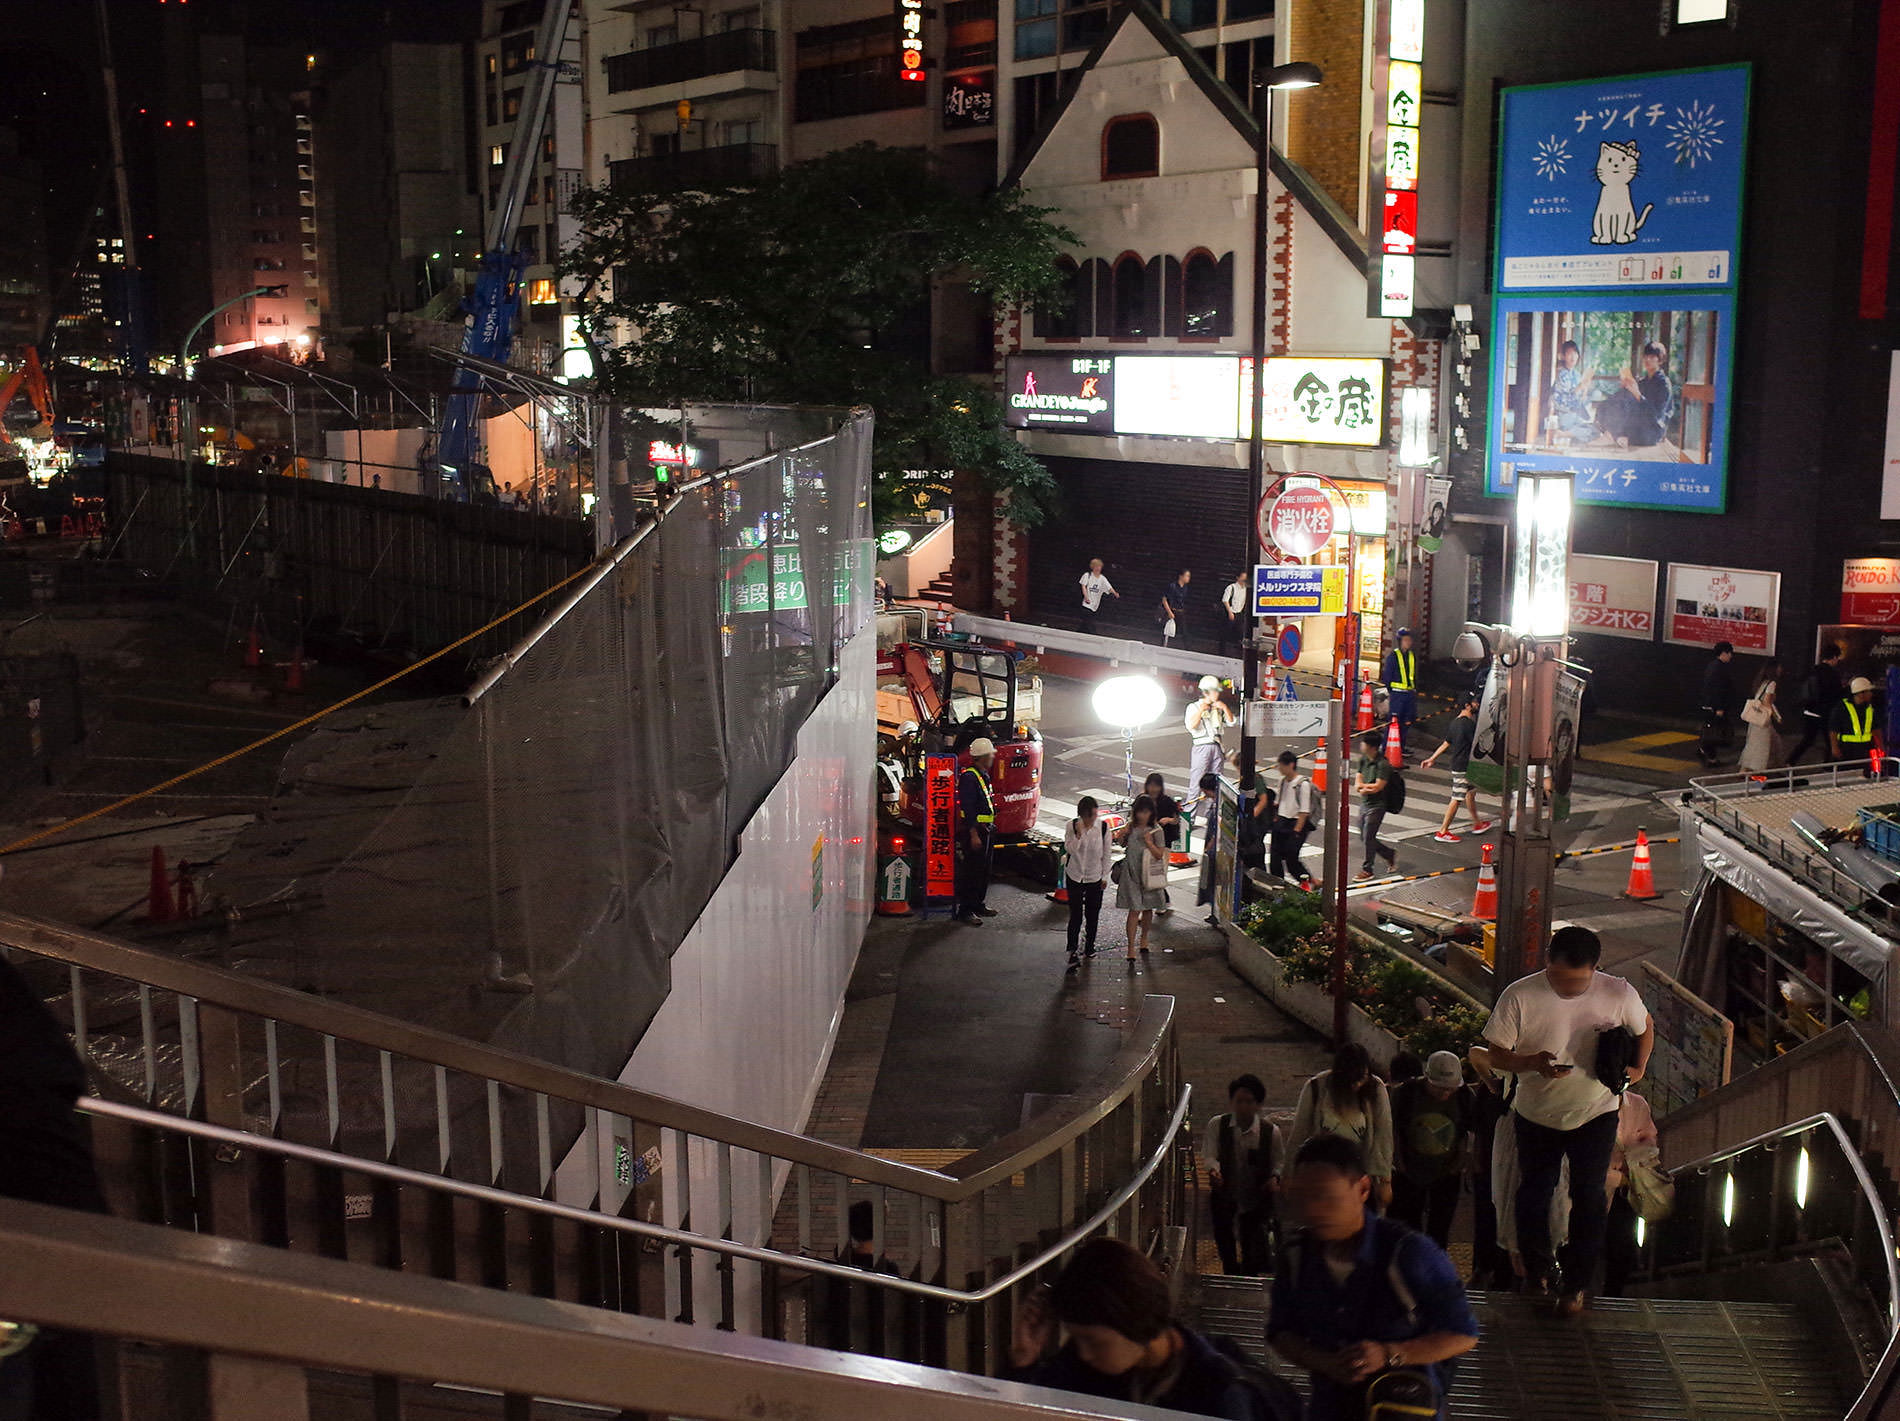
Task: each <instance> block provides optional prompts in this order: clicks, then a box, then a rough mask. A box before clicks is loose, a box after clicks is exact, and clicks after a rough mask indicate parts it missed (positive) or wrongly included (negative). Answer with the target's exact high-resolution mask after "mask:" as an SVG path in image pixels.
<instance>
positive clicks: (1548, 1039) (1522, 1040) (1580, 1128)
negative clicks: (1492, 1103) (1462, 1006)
mask: <svg viewBox="0 0 1900 1421" xmlns="http://www.w3.org/2000/svg"><path fill="white" fill-rule="evenodd" d="M1602 956H1603V944H1602V943H1601V942H1599V941H1598V940H1597V935H1596V934H1595V933H1593V932H1591V931H1590V930H1589V929H1588V928H1585V927H1579V926H1577V925H1575V924H1570V925H1567V926H1565V927H1561V928H1559V929H1557V931H1556V932H1554V933H1552V934H1551V937H1550V947H1549V949H1548V950H1547V951H1546V953H1545V961H1546V964H1547V965H1546V966H1545V968H1544V970H1543V971H1542V972H1536V973H1533V974H1532V975H1531V976H1529V977H1524V978H1520V979H1519V980H1518V981H1515V982H1513V983H1511V985H1510V986H1508V987H1506V988H1505V989H1504V990H1503V991H1502V992H1500V993H1499V994H1498V1000H1497V1005H1496V1006H1495V1007H1493V1008H1492V1009H1491V1019H1490V1021H1488V1022H1486V1023H1485V1027H1484V1040H1485V1044H1486V1045H1487V1046H1489V1047H1490V1049H1491V1056H1492V1059H1493V1061H1494V1062H1495V1064H1496V1065H1497V1066H1498V1068H1499V1069H1501V1070H1505V1071H1510V1072H1512V1073H1513V1074H1515V1075H1516V1076H1517V1078H1518V1085H1517V1095H1516V1098H1515V1099H1514V1100H1513V1101H1512V1103H1511V1114H1512V1120H1511V1125H1512V1128H1513V1129H1514V1130H1515V1131H1516V1136H1517V1156H1518V1162H1519V1165H1520V1174H1519V1178H1520V1180H1521V1182H1520V1183H1519V1185H1518V1189H1517V1199H1516V1201H1515V1207H1516V1210H1517V1214H1516V1217H1517V1239H1518V1247H1519V1249H1520V1251H1521V1252H1522V1253H1523V1255H1524V1271H1525V1274H1526V1276H1527V1280H1528V1281H1529V1283H1530V1285H1531V1287H1532V1288H1533V1289H1536V1288H1540V1287H1541V1288H1547V1287H1549V1285H1550V1282H1551V1270H1552V1266H1553V1264H1554V1262H1555V1259H1554V1258H1553V1257H1552V1254H1551V1246H1550V1200H1551V1196H1552V1195H1553V1194H1554V1193H1555V1192H1556V1189H1557V1180H1558V1176H1559V1173H1560V1171H1561V1170H1562V1168H1563V1163H1564V1161H1565V1160H1566V1159H1568V1160H1569V1161H1570V1244H1569V1247H1568V1249H1567V1250H1566V1257H1565V1259H1564V1295H1563V1298H1562V1299H1561V1301H1560V1302H1559V1303H1558V1311H1559V1313H1560V1314H1561V1315H1563V1316H1565V1317H1575V1316H1576V1315H1577V1314H1578V1313H1580V1312H1582V1311H1583V1309H1584V1306H1585V1304H1586V1302H1587V1298H1586V1290H1587V1289H1588V1288H1589V1287H1590V1286H1591V1284H1592V1282H1593V1281H1594V1276H1595V1273H1596V1267H1597V1260H1598V1258H1599V1257H1600V1256H1601V1255H1602V1252H1603V1233H1604V1225H1605V1223H1606V1221H1607V1219H1608V1214H1609V1206H1608V1201H1607V1198H1606V1196H1605V1193H1604V1181H1605V1177H1606V1176H1607V1175H1608V1173H1609V1168H1610V1154H1611V1151H1612V1150H1613V1149H1614V1148H1615V1146H1616V1121H1617V1111H1618V1105H1619V1101H1618V1098H1617V1096H1616V1094H1615V1092H1613V1091H1612V1090H1611V1089H1610V1088H1609V1087H1608V1086H1606V1085H1604V1084H1603V1082H1602V1081H1600V1080H1598V1079H1597V1075H1596V1063H1597V1033H1598V1032H1601V1031H1607V1030H1609V1029H1610V1028H1612V1027H1617V1026H1621V1027H1625V1028H1627V1029H1628V1030H1629V1032H1630V1034H1631V1035H1633V1036H1634V1037H1635V1038H1636V1050H1635V1054H1634V1060H1633V1061H1632V1062H1631V1065H1630V1068H1629V1083H1630V1084H1631V1085H1635V1084H1636V1082H1638V1081H1640V1080H1641V1079H1642V1078H1643V1072H1644V1071H1645V1069H1646V1068H1647V1067H1648V1065H1649V1053H1650V1049H1651V1048H1652V1047H1653V1046H1654V1045H1655V1043H1656V1025H1655V1023H1654V1022H1653V1021H1651V1020H1650V1017H1649V1012H1648V1011H1647V1010H1646V1009H1645V1008H1644V1006H1643V1002H1642V998H1640V997H1639V996H1637V994H1636V989H1635V988H1634V987H1632V986H1631V985H1630V984H1629V983H1628V982H1627V981H1625V980H1624V979H1623V978H1621V977H1613V976H1611V975H1610V974H1609V973H1607V972H1599V971H1597V962H1598V961H1599V960H1600V959H1601V958H1602ZM1499 1202H1500V1203H1502V1202H1503V1201H1501V1200H1500V1201H1499Z"/></svg>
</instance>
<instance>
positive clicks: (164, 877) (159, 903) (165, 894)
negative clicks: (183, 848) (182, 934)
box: [145, 846, 178, 923]
mask: <svg viewBox="0 0 1900 1421" xmlns="http://www.w3.org/2000/svg"><path fill="white" fill-rule="evenodd" d="M177 915H178V909H177V908H176V906H174V904H173V903H172V876H171V875H170V874H169V873H167V872H166V871H165V851H164V850H163V849H161V848H158V847H156V846H154V847H153V849H152V887H151V891H150V892H149V893H148V894H147V895H146V898H145V917H146V920H147V921H148V922H154V923H169V922H170V921H171V920H172V919H173V918H174V917H176V916H177Z"/></svg>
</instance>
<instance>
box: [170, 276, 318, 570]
mask: <svg viewBox="0 0 1900 1421" xmlns="http://www.w3.org/2000/svg"><path fill="white" fill-rule="evenodd" d="M289 289H290V288H289V286H287V285H286V286H253V287H252V288H251V289H250V290H249V291H246V292H244V293H243V294H242V295H239V296H233V297H232V298H231V299H230V300H229V301H220V302H219V303H218V304H217V305H215V306H213V307H212V308H211V309H210V310H209V311H206V312H205V313H204V314H203V315H202V316H200V317H199V318H198V320H197V323H196V324H195V325H193V326H192V328H191V329H190V330H188V331H186V332H185V338H184V339H183V340H181V341H179V342H178V378H179V379H181V380H185V381H189V380H190V379H191V343H192V341H193V340H195V339H196V338H197V335H198V332H199V331H201V330H203V329H204V328H205V327H206V326H207V325H209V324H210V323H211V321H212V320H213V319H215V318H216V317H217V315H218V313H219V312H220V311H225V310H228V309H230V308H231V307H232V306H235V305H237V304H238V303H239V302H240V301H249V300H250V299H251V298H252V297H255V296H282V295H283V294H284V293H285V292H286V291H288V290H289ZM184 406H185V408H184V409H183V410H182V411H181V413H182V414H183V415H184V416H185V417H184V418H183V419H182V420H181V421H180V423H181V424H183V426H184V435H185V441H184V457H185V549H186V551H187V552H189V553H191V554H192V555H194V556H195V555H196V553H197V550H198V524H197V520H196V518H195V516H194V514H193V510H192V506H191V505H192V487H191V483H192V479H191V456H192V451H193V449H194V447H195V446H196V445H197V443H198V402H197V401H196V400H194V399H192V398H191V397H190V395H186V396H185V399H184Z"/></svg>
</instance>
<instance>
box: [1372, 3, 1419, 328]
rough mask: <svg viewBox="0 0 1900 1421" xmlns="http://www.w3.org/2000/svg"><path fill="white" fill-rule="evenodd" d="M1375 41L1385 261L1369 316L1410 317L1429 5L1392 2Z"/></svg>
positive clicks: (1377, 191)
mask: <svg viewBox="0 0 1900 1421" xmlns="http://www.w3.org/2000/svg"><path fill="white" fill-rule="evenodd" d="M1373 8H1374V9H1375V11H1376V12H1378V14H1379V16H1380V18H1381V20H1382V21H1383V28H1382V30H1381V32H1380V33H1378V34H1377V35H1376V36H1375V38H1374V41H1373V43H1374V45H1375V46H1376V50H1375V54H1376V56H1377V57H1378V58H1380V59H1383V60H1384V65H1383V67H1382V68H1379V69H1377V70H1376V71H1375V73H1376V76H1377V77H1376V80H1375V84H1374V96H1373V97H1374V106H1373V114H1374V116H1375V126H1374V130H1373V135H1372V153H1373V159H1374V162H1375V164H1377V163H1378V162H1379V160H1380V159H1383V160H1384V162H1383V166H1382V167H1379V168H1377V169H1376V170H1375V172H1374V174H1373V187H1372V202H1373V206H1374V210H1375V211H1378V212H1380V213H1382V216H1381V218H1380V234H1379V257H1378V259H1377V260H1376V261H1374V262H1372V263H1370V264H1369V265H1368V267H1367V271H1366V278H1367V290H1366V311H1367V314H1368V315H1373V316H1388V317H1390V316H1409V315H1411V314H1412V310H1413V304H1414V301H1415V299H1416V287H1417V278H1418V273H1417V261H1418V167H1419V148H1420V145H1421V140H1422V138H1423V126H1424V122H1425V68H1424V62H1423V61H1424V59H1425V0H1385V3H1384V4H1383V5H1380V6H1375V7H1373Z"/></svg>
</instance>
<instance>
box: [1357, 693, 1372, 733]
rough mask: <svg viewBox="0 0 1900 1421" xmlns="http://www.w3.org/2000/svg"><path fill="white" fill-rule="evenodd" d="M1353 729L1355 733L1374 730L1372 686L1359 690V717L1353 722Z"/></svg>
mask: <svg viewBox="0 0 1900 1421" xmlns="http://www.w3.org/2000/svg"><path fill="white" fill-rule="evenodd" d="M1352 728H1353V730H1354V731H1355V732H1358V731H1365V730H1370V729H1372V687H1371V686H1370V685H1365V686H1361V687H1360V688H1359V716H1358V718H1357V719H1356V720H1355V721H1354V722H1353V727H1352Z"/></svg>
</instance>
